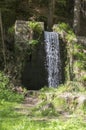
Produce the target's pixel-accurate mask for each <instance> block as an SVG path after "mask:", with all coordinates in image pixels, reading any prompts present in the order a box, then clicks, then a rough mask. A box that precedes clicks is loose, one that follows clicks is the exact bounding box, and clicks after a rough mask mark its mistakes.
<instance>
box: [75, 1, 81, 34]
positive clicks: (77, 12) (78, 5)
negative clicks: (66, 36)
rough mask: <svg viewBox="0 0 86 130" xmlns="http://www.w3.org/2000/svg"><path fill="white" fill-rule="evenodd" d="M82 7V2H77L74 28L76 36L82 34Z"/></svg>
mask: <svg viewBox="0 0 86 130" xmlns="http://www.w3.org/2000/svg"><path fill="white" fill-rule="evenodd" d="M80 7H81V0H75V5H74V23H73V28H74V31H75V33H76V34H79V32H80Z"/></svg>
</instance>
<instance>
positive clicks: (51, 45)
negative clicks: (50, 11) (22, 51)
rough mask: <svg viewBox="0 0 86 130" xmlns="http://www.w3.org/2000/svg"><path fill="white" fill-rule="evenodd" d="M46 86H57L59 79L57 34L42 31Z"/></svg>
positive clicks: (59, 62) (59, 65)
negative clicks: (46, 77) (46, 74)
mask: <svg viewBox="0 0 86 130" xmlns="http://www.w3.org/2000/svg"><path fill="white" fill-rule="evenodd" d="M44 37H45V51H46V62H47V63H46V64H47V71H48V86H49V87H57V86H58V85H59V84H60V81H61V72H60V71H61V61H60V49H59V36H58V34H57V33H56V32H47V31H45V32H44Z"/></svg>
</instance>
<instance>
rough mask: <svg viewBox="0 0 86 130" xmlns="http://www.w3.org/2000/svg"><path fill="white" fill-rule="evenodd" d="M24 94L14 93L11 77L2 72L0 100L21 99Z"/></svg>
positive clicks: (0, 75)
mask: <svg viewBox="0 0 86 130" xmlns="http://www.w3.org/2000/svg"><path fill="white" fill-rule="evenodd" d="M22 99H23V95H19V94H17V93H14V92H13V91H12V90H11V86H10V81H9V78H8V77H7V76H6V75H5V74H4V73H3V72H0V101H18V102H19V101H21V100H22Z"/></svg>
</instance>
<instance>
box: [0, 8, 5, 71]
mask: <svg viewBox="0 0 86 130" xmlns="http://www.w3.org/2000/svg"><path fill="white" fill-rule="evenodd" d="M0 28H1V40H2V47H3V48H2V52H3V59H4V70H6V55H5V43H4V34H3V25H2V16H1V10H0Z"/></svg>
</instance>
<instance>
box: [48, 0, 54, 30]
mask: <svg viewBox="0 0 86 130" xmlns="http://www.w3.org/2000/svg"><path fill="white" fill-rule="evenodd" d="M54 8H55V0H49V12H48V30H51V29H52V26H53V15H54Z"/></svg>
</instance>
